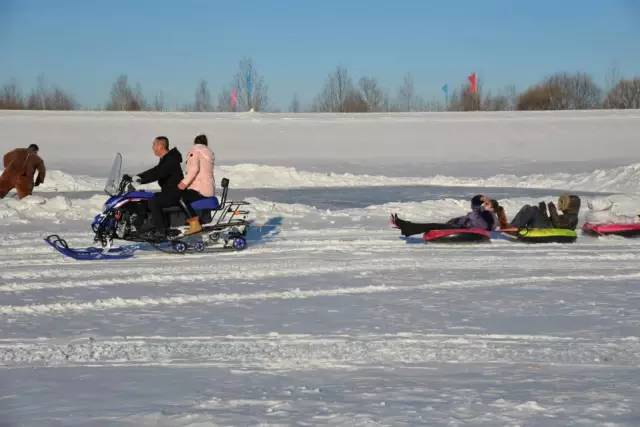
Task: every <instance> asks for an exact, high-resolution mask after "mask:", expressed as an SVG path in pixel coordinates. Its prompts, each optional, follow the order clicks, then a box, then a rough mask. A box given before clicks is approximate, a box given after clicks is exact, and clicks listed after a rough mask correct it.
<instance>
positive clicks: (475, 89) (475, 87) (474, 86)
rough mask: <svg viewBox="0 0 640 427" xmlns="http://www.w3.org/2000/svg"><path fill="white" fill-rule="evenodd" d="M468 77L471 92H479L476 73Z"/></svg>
mask: <svg viewBox="0 0 640 427" xmlns="http://www.w3.org/2000/svg"><path fill="white" fill-rule="evenodd" d="M467 79H469V92H471V93H478V77H476V73H471V75H469V77H467Z"/></svg>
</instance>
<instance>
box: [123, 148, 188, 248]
mask: <svg viewBox="0 0 640 427" xmlns="http://www.w3.org/2000/svg"><path fill="white" fill-rule="evenodd" d="M151 148H152V150H153V153H154V154H155V155H156V156H158V157H159V158H160V160H159V161H158V164H157V165H156V166H155V167H153V168H151V169H149V170H146V171H144V172H142V173H139V174H138V175H136V176H135V177H133V181H134V182H136V183H138V184H148V183H151V182H156V181H158V184H159V185H160V189H161V190H162V191H160V192H158V193H154V195H153V199H151V200H150V201H149V210H150V211H151V218H152V220H153V225H154V230H153V232H152V233H150V235H149V240H153V241H162V240H165V239H166V238H167V224H166V223H165V218H164V215H163V214H162V209H163V208H168V207H171V206H177V205H178V204H179V203H180V196H181V191H180V189H179V188H178V184H179V183H180V181H182V179H183V178H184V175H183V174H182V168H181V167H180V163H182V155H181V154H180V152H179V151H178V150H177V149H176V148H175V147H174V148H172V149H171V150H169V138H167V137H166V136H158V137H157V138H155V139H154V140H153V144H152V146H151ZM127 178H128V177H127Z"/></svg>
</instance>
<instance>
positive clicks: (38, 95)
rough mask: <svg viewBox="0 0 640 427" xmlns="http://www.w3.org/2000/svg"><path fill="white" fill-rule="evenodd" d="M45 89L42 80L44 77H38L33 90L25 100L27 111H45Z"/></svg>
mask: <svg viewBox="0 0 640 427" xmlns="http://www.w3.org/2000/svg"><path fill="white" fill-rule="evenodd" d="M46 101H47V87H46V84H45V80H44V75H42V74H40V75H39V76H38V81H37V84H36V87H35V89H33V90H32V91H31V94H30V95H29V98H27V108H28V109H29V110H46V109H47V102H46Z"/></svg>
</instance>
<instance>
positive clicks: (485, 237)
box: [422, 228, 491, 243]
mask: <svg viewBox="0 0 640 427" xmlns="http://www.w3.org/2000/svg"><path fill="white" fill-rule="evenodd" d="M422 238H423V239H424V241H425V242H428V243H480V242H489V241H491V234H490V233H489V232H488V231H487V230H485V229H483V228H452V229H447V230H431V231H428V232H426V233H424V235H423V236H422Z"/></svg>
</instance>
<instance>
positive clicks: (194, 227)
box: [184, 216, 202, 235]
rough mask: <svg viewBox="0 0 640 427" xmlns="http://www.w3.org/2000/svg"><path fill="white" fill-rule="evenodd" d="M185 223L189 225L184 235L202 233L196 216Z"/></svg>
mask: <svg viewBox="0 0 640 427" xmlns="http://www.w3.org/2000/svg"><path fill="white" fill-rule="evenodd" d="M187 223H188V224H189V229H188V230H187V231H186V233H184V234H185V235H189V234H196V233H199V232H201V231H202V225H200V219H199V218H198V217H197V216H194V217H193V218H189V219H188V220H187Z"/></svg>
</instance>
